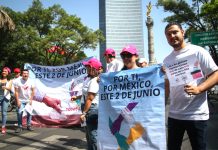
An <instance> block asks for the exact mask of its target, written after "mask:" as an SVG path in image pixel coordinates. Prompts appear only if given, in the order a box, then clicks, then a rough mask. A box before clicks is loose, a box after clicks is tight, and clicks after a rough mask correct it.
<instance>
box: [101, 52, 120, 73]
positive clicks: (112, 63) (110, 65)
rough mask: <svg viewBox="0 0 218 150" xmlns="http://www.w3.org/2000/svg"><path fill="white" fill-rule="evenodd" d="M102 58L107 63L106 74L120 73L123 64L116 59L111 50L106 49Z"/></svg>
mask: <svg viewBox="0 0 218 150" xmlns="http://www.w3.org/2000/svg"><path fill="white" fill-rule="evenodd" d="M104 58H105V60H106V63H107V68H106V72H115V71H120V70H121V69H122V68H123V63H122V62H121V61H119V60H118V59H116V53H115V50H114V49H113V48H107V49H106V50H105V52H104Z"/></svg>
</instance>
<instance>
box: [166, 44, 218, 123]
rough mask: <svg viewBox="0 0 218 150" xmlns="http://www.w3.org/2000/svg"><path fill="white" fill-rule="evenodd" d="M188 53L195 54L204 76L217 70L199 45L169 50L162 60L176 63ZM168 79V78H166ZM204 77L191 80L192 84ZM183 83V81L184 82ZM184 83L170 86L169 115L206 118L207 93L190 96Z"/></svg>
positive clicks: (207, 117)
mask: <svg viewBox="0 0 218 150" xmlns="http://www.w3.org/2000/svg"><path fill="white" fill-rule="evenodd" d="M190 55H195V56H196V57H197V60H198V61H199V63H200V67H201V70H202V72H203V74H204V77H206V76H208V75H209V74H211V73H212V72H214V71H216V70H218V67H217V65H216V64H215V62H214V61H213V59H212V57H211V56H210V54H209V53H208V51H206V50H205V49H203V48H202V47H200V46H196V45H191V44H189V45H186V47H185V48H183V49H181V50H179V51H173V52H171V53H170V54H169V55H168V56H167V57H166V58H165V59H164V61H163V63H164V65H165V66H170V65H172V64H174V63H176V62H177V61H176V60H177V59H181V58H185V57H187V56H190ZM168 79H169V81H170V78H168ZM204 80H205V78H201V79H197V80H193V81H192V82H191V83H188V84H192V85H199V84H200V83H202V82H203V81H204ZM184 84H185V83H184ZM184 84H183V85H178V86H174V87H173V86H170V110H169V117H171V118H174V119H180V120H208V119H209V110H208V104H207V93H206V92H203V93H201V94H199V95H192V96H191V97H190V96H188V94H187V93H186V92H185V91H184Z"/></svg>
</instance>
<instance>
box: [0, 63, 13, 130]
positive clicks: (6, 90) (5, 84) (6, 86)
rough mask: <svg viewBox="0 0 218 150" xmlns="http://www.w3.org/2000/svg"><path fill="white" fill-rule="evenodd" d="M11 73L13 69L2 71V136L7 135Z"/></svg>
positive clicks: (0, 97)
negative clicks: (9, 76)
mask: <svg viewBox="0 0 218 150" xmlns="http://www.w3.org/2000/svg"><path fill="white" fill-rule="evenodd" d="M10 73H11V69H10V68H8V67H4V68H3V69H2V74H1V79H0V106H1V113H2V131H1V132H2V134H5V133H6V128H5V126H6V121H7V110H8V105H9V101H10V98H11V94H10V91H11V86H12V81H11V80H9V79H8V75H9V74H10Z"/></svg>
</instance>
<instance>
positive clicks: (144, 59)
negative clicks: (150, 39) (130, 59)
mask: <svg viewBox="0 0 218 150" xmlns="http://www.w3.org/2000/svg"><path fill="white" fill-rule="evenodd" d="M138 62H139V63H143V62H147V61H146V58H139V61H138Z"/></svg>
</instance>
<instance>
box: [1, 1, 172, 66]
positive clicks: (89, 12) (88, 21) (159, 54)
mask: <svg viewBox="0 0 218 150" xmlns="http://www.w3.org/2000/svg"><path fill="white" fill-rule="evenodd" d="M149 1H150V0H142V3H143V6H142V7H143V25H144V45H145V48H144V49H145V58H146V59H147V60H148V43H147V41H148V40H147V27H146V26H145V18H146V15H145V14H146V5H147V4H148V3H149ZM151 2H152V4H153V5H154V4H155V3H156V2H157V0H152V1H151ZM42 3H43V6H44V7H49V6H52V5H54V4H59V5H61V7H62V8H63V9H65V11H66V12H67V13H68V14H71V15H76V16H78V17H80V18H81V20H82V22H83V23H84V24H85V25H86V26H88V27H89V28H92V29H94V30H96V29H98V28H99V12H98V9H99V5H98V0H42ZM31 4H32V0H0V5H1V6H6V7H10V8H11V9H13V10H14V11H25V10H27V9H28V8H29V7H30V6H31ZM168 15H169V13H166V12H164V11H163V8H161V7H159V8H157V7H156V6H153V7H152V11H151V17H152V18H153V20H154V26H153V32H154V50H155V58H156V59H157V61H158V62H159V63H161V62H162V61H163V59H164V58H165V57H166V56H167V55H168V54H169V53H170V52H171V51H172V48H171V47H170V46H169V45H168V43H167V40H166V38H165V34H164V28H165V26H166V23H164V22H163V19H164V17H166V16H168ZM85 53H86V54H87V56H93V55H94V56H95V57H99V54H98V53H99V49H98V48H97V49H96V50H95V51H94V52H93V51H92V50H85ZM140 57H141V56H140Z"/></svg>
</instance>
